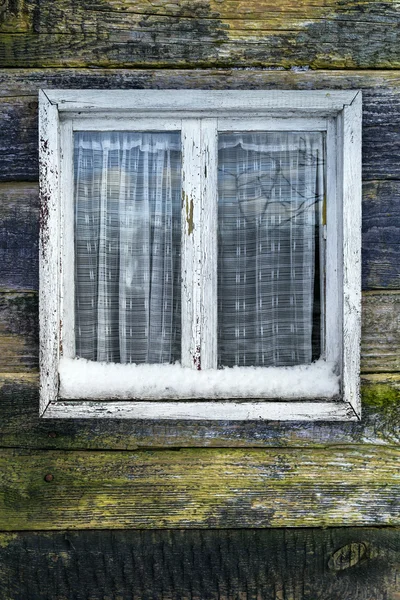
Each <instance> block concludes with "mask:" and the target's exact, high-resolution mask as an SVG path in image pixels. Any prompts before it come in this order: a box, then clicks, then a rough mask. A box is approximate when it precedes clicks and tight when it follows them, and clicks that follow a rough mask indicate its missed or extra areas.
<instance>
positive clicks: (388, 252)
mask: <svg viewBox="0 0 400 600" xmlns="http://www.w3.org/2000/svg"><path fill="white" fill-rule="evenodd" d="M38 205H39V198H38V187H37V184H36V183H33V182H32V183H18V182H15V183H14V182H12V183H2V184H0V215H1V225H0V257H1V262H2V269H1V273H0V289H1V290H8V291H18V290H38V257H39V253H38V231H39V224H38V219H39V210H38ZM362 213H363V217H362V219H363V220H362V223H363V235H362V269H363V289H373V288H378V289H381V288H386V289H396V288H397V289H398V288H400V269H399V266H398V265H399V264H400V226H399V223H400V182H399V181H368V182H364V184H363V210H362Z"/></svg>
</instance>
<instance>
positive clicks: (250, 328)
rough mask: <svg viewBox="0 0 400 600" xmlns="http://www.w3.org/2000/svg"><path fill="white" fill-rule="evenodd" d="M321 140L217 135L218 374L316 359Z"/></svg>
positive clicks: (306, 135)
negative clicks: (221, 370)
mask: <svg viewBox="0 0 400 600" xmlns="http://www.w3.org/2000/svg"><path fill="white" fill-rule="evenodd" d="M323 202H324V134H322V133H319V132H298V133H294V132H268V133H261V132H256V133H222V134H220V135H219V153H218V219H219V220H218V248H219V250H218V254H219V255H218V364H219V366H220V367H221V366H234V365H240V366H251V365H254V366H270V365H271V366H292V365H298V364H306V363H310V362H311V361H312V360H315V359H317V358H319V356H320V355H321V353H322V351H323V347H322V323H323V319H322V318H321V311H322V309H323V304H324V303H323V296H324V277H323V255H324V252H323V250H324V248H323V246H324V242H323V237H322V233H323V232H322V229H323V228H322V214H323Z"/></svg>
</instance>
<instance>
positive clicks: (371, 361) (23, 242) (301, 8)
mask: <svg viewBox="0 0 400 600" xmlns="http://www.w3.org/2000/svg"><path fill="white" fill-rule="evenodd" d="M42 87H43V88H97V89H112V88H118V89H132V88H135V89H167V88H175V89H191V88H193V89H195V88H196V89H265V90H268V89H304V90H307V89H362V90H363V100H364V102H363V242H362V243H363V254H362V273H363V333H362V404H363V418H362V421H361V422H359V423H276V422H275V423H268V422H263V423H258V422H243V423H242V422H238V423H237V422H236V423H233V422H200V423H198V422H196V423H194V422H190V421H189V422H187V421H176V422H169V421H168V422H162V421H156V422H150V421H110V422H109V423H107V422H105V421H104V420H102V422H98V421H90V420H89V421H88V420H85V421H79V420H68V421H66V420H64V421H63V420H57V421H44V420H40V419H39V418H38V313H37V293H38V210H39V207H38V185H37V179H38V145H37V97H38V89H39V88H42ZM399 207H400V5H399V3H398V2H397V1H394V0H391V1H387V2H379V1H375V0H330V1H329V2H327V0H276V1H275V2H273V3H272V2H267V0H258V1H257V2H256V1H254V0H246V1H244V0H211V1H207V0H206V1H202V0H200V1H193V2H192V1H185V0H153V1H151V2H148V1H145V0H135V1H133V0H108V1H105V0H85V1H83V0H79V1H77V0H75V1H74V0H58V1H57V2H55V1H54V0H35V1H32V0H4V1H3V2H2V3H1V4H0V265H1V268H0V598H1V599H3V598H4V600H20V599H21V600H36V599H40V600H42V599H49V600H64V599H75V598H76V599H79V600H81V599H82V600H87V599H89V600H97V599H103V600H105V599H111V598H112V599H117V598H118V599H123V600H125V599H128V598H129V599H133V598H134V599H142V598H143V599H147V598H148V599H152V600H154V599H157V600H158V599H160V600H161V599H164V600H166V599H168V600H169V599H175V598H176V599H193V600H194V599H195V600H208V599H209V600H213V599H214V598H215V599H217V598H218V599H220V600H222V599H224V600H225V599H239V600H250V599H253V598H254V599H255V598H257V599H261V600H270V599H271V600H318V599H321V600H338V599H339V598H346V599H349V600H399V599H400V585H399V581H400V558H399V557H400V554H399V540H400V537H399V535H400V529H397V528H396V527H399V526H400V503H399V491H400V483H399V479H400V477H399V464H400V463H399V442H400V225H399V217H400V208H399ZM378 527H379V528H378ZM321 528H323V529H321ZM331 528H333V529H331Z"/></svg>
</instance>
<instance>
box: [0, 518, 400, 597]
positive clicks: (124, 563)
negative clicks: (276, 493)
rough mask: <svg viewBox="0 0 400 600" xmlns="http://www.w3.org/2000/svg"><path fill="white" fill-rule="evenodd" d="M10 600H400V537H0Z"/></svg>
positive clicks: (1, 582)
mask: <svg viewBox="0 0 400 600" xmlns="http://www.w3.org/2000/svg"><path fill="white" fill-rule="evenodd" d="M0 565H1V566H0V587H1V589H2V591H3V596H4V598H7V600H37V599H38V598H40V599H41V600H64V599H66V598H68V599H74V600H89V599H90V600H104V599H105V598H110V599H111V598H113V599H116V598H118V599H120V600H166V599H168V600H225V599H235V600H236V599H237V600H239V599H240V600H255V599H256V598H257V599H260V600H317V599H320V600H338V599H339V598H340V599H341V600H344V599H346V600H372V599H374V600H398V598H399V597H400V584H399V579H400V530H399V529H375V528H346V529H338V528H334V529H329V530H321V529H297V530H290V529H286V530H282V529H278V530H252V531H235V530H233V531H223V530H222V531H221V530H220V531H218V530H214V531H183V530H178V531H80V532H73V531H62V532H52V533H49V532H39V533H23V532H21V533H12V534H4V533H3V534H0Z"/></svg>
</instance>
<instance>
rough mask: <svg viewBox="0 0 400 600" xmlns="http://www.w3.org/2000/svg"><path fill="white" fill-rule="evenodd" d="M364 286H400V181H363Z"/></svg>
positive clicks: (393, 287) (394, 287)
mask: <svg viewBox="0 0 400 600" xmlns="http://www.w3.org/2000/svg"><path fill="white" fill-rule="evenodd" d="M362 211H363V212H362V270H363V289H373V288H391V289H396V288H397V289H399V288H400V225H399V224H400V182H399V181H368V182H365V183H364V184H363V205H362Z"/></svg>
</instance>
